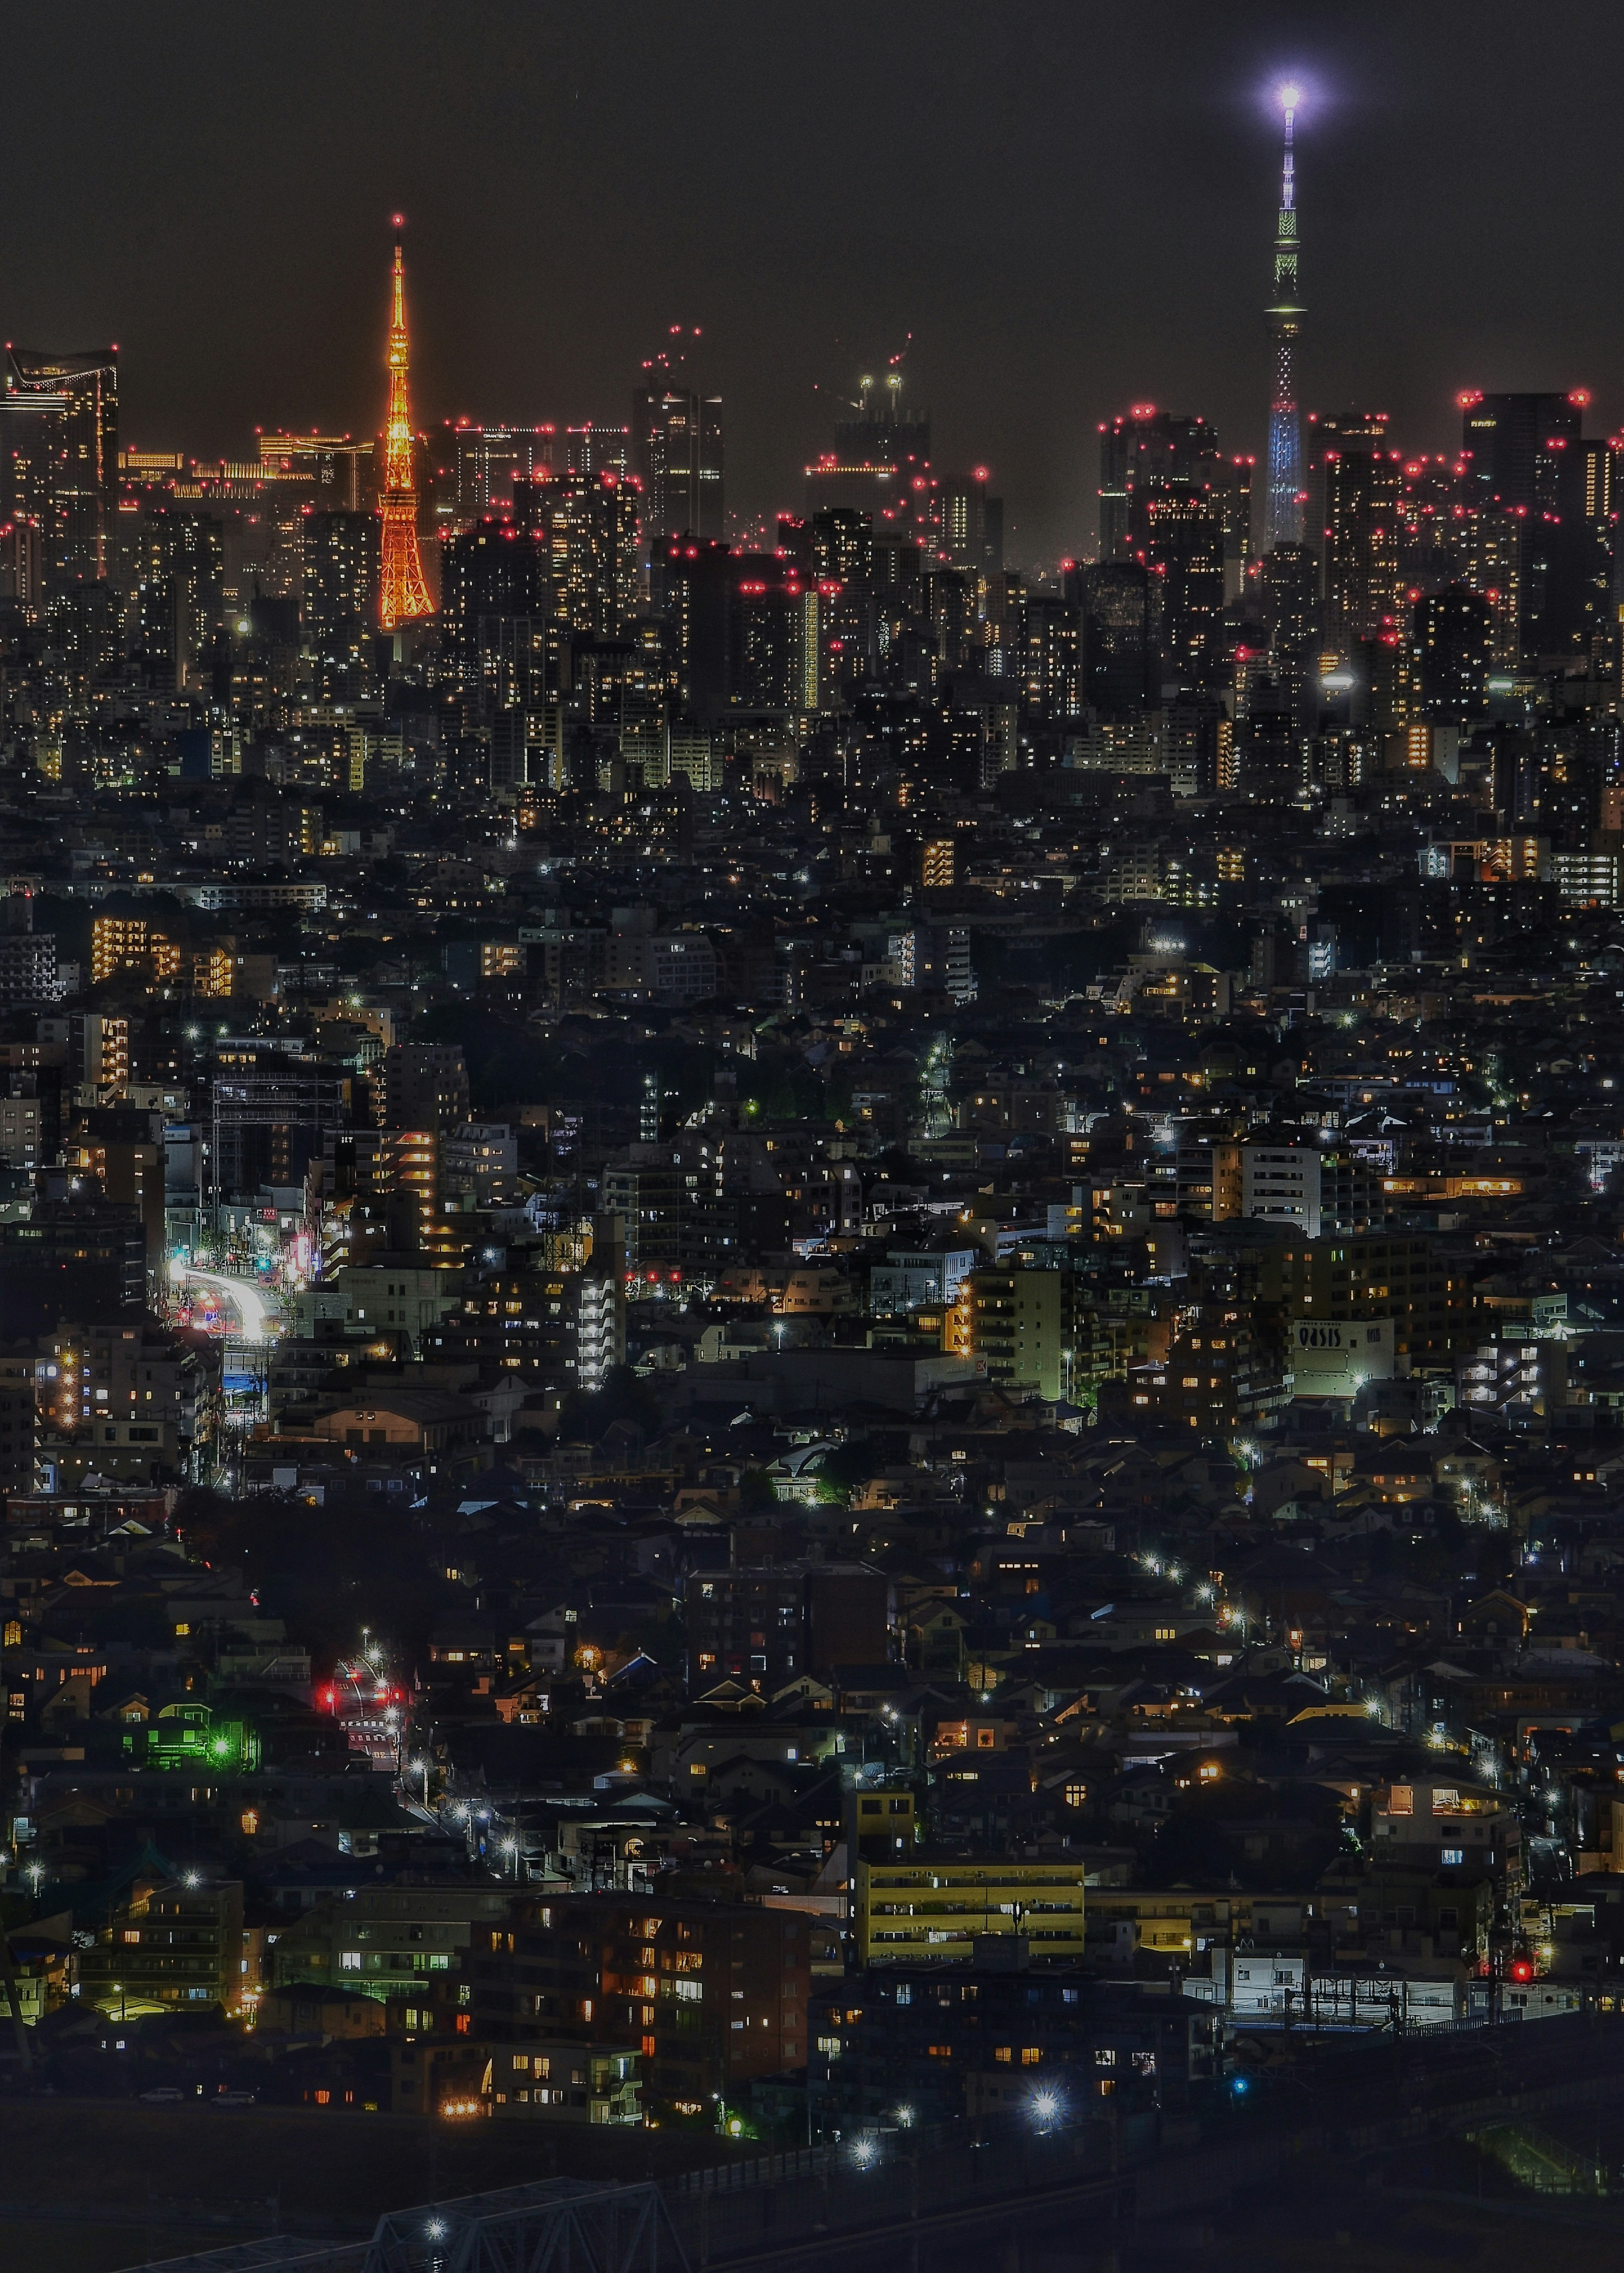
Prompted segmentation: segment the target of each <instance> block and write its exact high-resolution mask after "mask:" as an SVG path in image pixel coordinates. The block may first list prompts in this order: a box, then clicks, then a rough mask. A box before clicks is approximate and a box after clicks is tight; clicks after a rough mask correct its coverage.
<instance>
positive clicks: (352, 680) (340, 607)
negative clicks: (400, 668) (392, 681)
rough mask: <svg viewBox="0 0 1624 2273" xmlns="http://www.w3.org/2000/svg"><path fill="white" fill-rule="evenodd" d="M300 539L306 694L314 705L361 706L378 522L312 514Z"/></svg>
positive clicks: (373, 614) (374, 599) (370, 517)
mask: <svg viewBox="0 0 1624 2273" xmlns="http://www.w3.org/2000/svg"><path fill="white" fill-rule="evenodd" d="M302 536H303V560H302V564H301V566H302V575H301V585H300V594H299V639H300V648H301V650H302V654H303V660H304V664H305V667H306V670H307V671H308V673H309V676H310V680H311V691H312V692H313V693H314V694H315V695H316V697H317V699H318V701H323V702H359V701H363V700H364V699H365V697H366V696H367V695H368V694H370V691H371V683H370V682H371V675H372V674H371V667H370V656H371V647H372V641H373V637H374V635H375V634H376V632H377V628H378V517H377V515H376V514H370V513H355V512H353V511H351V512H342V513H339V512H334V513H313V514H310V515H309V516H308V518H307V519H306V520H305V521H304V524H303V531H302Z"/></svg>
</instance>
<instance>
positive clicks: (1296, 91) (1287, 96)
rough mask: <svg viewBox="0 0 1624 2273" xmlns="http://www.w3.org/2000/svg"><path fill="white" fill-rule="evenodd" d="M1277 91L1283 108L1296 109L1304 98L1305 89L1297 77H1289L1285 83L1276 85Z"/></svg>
mask: <svg viewBox="0 0 1624 2273" xmlns="http://www.w3.org/2000/svg"><path fill="white" fill-rule="evenodd" d="M1275 92H1276V96H1277V97H1278V99H1279V103H1280V108H1281V109H1282V110H1295V109H1297V108H1298V104H1299V103H1300V102H1301V101H1302V99H1303V90H1302V89H1301V87H1300V86H1298V84H1297V82H1296V80H1295V79H1287V81H1286V83H1285V85H1284V86H1282V87H1276V90H1275Z"/></svg>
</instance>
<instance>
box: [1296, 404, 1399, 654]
mask: <svg viewBox="0 0 1624 2273" xmlns="http://www.w3.org/2000/svg"><path fill="white" fill-rule="evenodd" d="M1387 431H1388V422H1387V419H1386V417H1385V416H1382V415H1381V413H1379V412H1363V413H1361V412H1358V411H1345V412H1342V413H1340V414H1338V415H1336V416H1331V417H1328V418H1317V419H1314V420H1313V421H1312V422H1311V430H1310V440H1309V446H1308V474H1307V490H1308V532H1309V534H1308V541H1309V543H1310V544H1311V545H1312V546H1313V548H1314V549H1315V550H1316V551H1320V552H1321V559H1322V560H1323V562H1324V574H1325V614H1326V629H1327V633H1328V635H1329V636H1330V637H1331V638H1332V639H1333V640H1336V639H1368V638H1371V637H1373V635H1374V634H1376V633H1377V632H1379V631H1380V630H1381V627H1382V626H1383V625H1384V624H1390V623H1392V622H1394V621H1396V619H1397V618H1398V616H1399V614H1400V612H1401V610H1402V604H1403V592H1404V581H1403V563H1402V559H1401V555H1400V544H1401V537H1402V533H1403V518H1402V508H1403V486H1404V470H1403V459H1402V458H1401V457H1400V455H1399V454H1398V453H1397V452H1396V451H1395V450H1390V449H1388V448H1387V447H1386V440H1387Z"/></svg>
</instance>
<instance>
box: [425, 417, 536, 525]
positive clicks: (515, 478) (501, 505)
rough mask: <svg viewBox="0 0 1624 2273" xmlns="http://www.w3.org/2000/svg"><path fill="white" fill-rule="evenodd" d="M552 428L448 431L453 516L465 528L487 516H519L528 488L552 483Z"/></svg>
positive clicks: (459, 428)
mask: <svg viewBox="0 0 1624 2273" xmlns="http://www.w3.org/2000/svg"><path fill="white" fill-rule="evenodd" d="M557 441H558V429H557V428H556V427H554V426H471V425H468V424H466V423H465V424H460V425H457V426H453V428H451V430H450V437H449V456H450V468H449V471H450V474H451V481H452V497H451V505H452V517H453V519H454V520H455V521H456V522H457V524H458V525H459V527H461V528H466V527H468V525H469V523H471V522H473V521H483V519H484V517H485V516H486V514H520V518H522V517H523V513H522V507H523V505H524V500H525V499H527V498H528V495H529V491H530V485H531V484H535V483H537V482H546V481H550V479H551V478H552V476H553V473H554V471H555V467H554V462H553V453H554V449H555V446H556V444H557Z"/></svg>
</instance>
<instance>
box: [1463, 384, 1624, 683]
mask: <svg viewBox="0 0 1624 2273" xmlns="http://www.w3.org/2000/svg"><path fill="white" fill-rule="evenodd" d="M1589 400H1590V397H1589V396H1588V395H1587V394H1585V393H1584V392H1583V389H1575V391H1574V392H1573V393H1572V394H1463V396H1462V397H1461V410H1462V414H1463V431H1462V442H1463V449H1464V453H1465V455H1466V460H1467V470H1466V476H1465V483H1464V487H1465V491H1466V495H1467V499H1468V500H1469V503H1470V504H1471V506H1475V507H1478V508H1479V509H1481V510H1484V511H1486V512H1489V513H1500V514H1509V515H1510V516H1511V518H1512V520H1513V521H1515V524H1516V527H1517V529H1518V533H1519V544H1518V548H1517V549H1518V555H1519V558H1518V562H1517V616H1518V633H1519V637H1520V640H1521V644H1522V649H1523V657H1524V659H1526V660H1528V661H1530V662H1532V661H1535V660H1537V659H1538V658H1539V657H1541V656H1545V657H1548V658H1550V659H1551V660H1552V661H1555V660H1556V659H1558V658H1559V657H1560V658H1563V659H1566V658H1568V657H1570V656H1575V655H1580V654H1584V653H1587V652H1590V651H1592V650H1593V649H1596V648H1597V647H1598V644H1599V643H1600V642H1601V641H1602V640H1603V639H1604V638H1605V633H1606V628H1607V626H1606V620H1605V619H1606V600H1607V594H1608V589H1609V585H1610V580H1611V571H1612V559H1611V554H1612V526H1611V481H1610V479H1604V480H1598V474H1601V473H1602V472H1603V470H1604V469H1603V467H1602V464H1601V462H1600V461H1599V460H1598V456H1597V454H1596V453H1595V451H1593V450H1592V449H1591V447H1590V446H1589V445H1587V444H1586V442H1585V441H1584V439H1583V423H1584V409H1585V405H1586V404H1587V402H1588V401H1589ZM1603 447H1604V448H1605V446H1603ZM1606 471H1607V472H1608V473H1610V469H1606Z"/></svg>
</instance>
